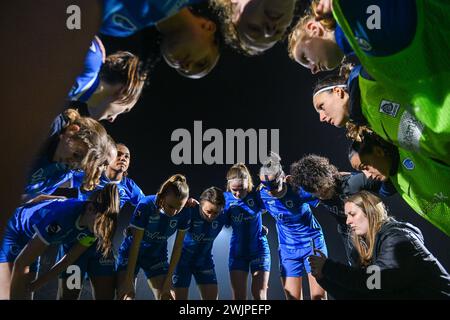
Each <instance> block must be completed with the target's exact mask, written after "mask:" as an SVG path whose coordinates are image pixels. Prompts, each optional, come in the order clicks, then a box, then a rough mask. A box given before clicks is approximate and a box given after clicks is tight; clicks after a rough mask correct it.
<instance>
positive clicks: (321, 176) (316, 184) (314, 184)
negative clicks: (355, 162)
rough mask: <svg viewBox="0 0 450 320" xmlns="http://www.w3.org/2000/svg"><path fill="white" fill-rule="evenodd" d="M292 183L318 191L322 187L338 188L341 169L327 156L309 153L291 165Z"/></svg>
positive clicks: (294, 185)
mask: <svg viewBox="0 0 450 320" xmlns="http://www.w3.org/2000/svg"><path fill="white" fill-rule="evenodd" d="M290 175H291V178H290V180H289V182H290V184H291V185H292V186H293V187H294V188H295V189H299V188H300V187H301V188H303V189H304V190H305V191H307V192H312V193H316V192H318V191H320V190H322V189H326V190H328V189H330V188H333V189H336V186H337V185H338V181H339V179H340V174H339V170H338V169H337V168H336V167H335V166H334V165H332V164H331V163H330V160H328V159H327V158H325V157H321V156H318V155H315V154H309V155H306V156H304V157H303V158H301V159H300V160H299V161H297V162H294V163H293V164H292V165H291V170H290Z"/></svg>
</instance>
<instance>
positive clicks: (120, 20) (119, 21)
mask: <svg viewBox="0 0 450 320" xmlns="http://www.w3.org/2000/svg"><path fill="white" fill-rule="evenodd" d="M112 20H113V23H114V24H116V25H118V26H119V27H121V28H123V29H126V30H127V31H132V32H135V31H137V27H136V26H135V25H134V24H133V23H132V22H131V21H130V20H129V19H128V18H127V17H125V16H122V15H121V14H117V13H116V14H115V15H113V17H112Z"/></svg>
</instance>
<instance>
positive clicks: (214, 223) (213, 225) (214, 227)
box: [211, 220, 219, 229]
mask: <svg viewBox="0 0 450 320" xmlns="http://www.w3.org/2000/svg"><path fill="white" fill-rule="evenodd" d="M218 226H219V222H217V221H216V220H214V221H213V222H212V223H211V228H213V229H217V227H218Z"/></svg>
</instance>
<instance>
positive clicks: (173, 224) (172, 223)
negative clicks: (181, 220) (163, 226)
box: [169, 220, 178, 228]
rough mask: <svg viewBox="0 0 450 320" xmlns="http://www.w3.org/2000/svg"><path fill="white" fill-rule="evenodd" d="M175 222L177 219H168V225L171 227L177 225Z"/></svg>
mask: <svg viewBox="0 0 450 320" xmlns="http://www.w3.org/2000/svg"><path fill="white" fill-rule="evenodd" d="M177 224H178V221H177V220H170V222H169V226H170V227H171V228H175V227H176V226H177Z"/></svg>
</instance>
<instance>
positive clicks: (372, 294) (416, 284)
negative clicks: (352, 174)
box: [309, 191, 450, 299]
mask: <svg viewBox="0 0 450 320" xmlns="http://www.w3.org/2000/svg"><path fill="white" fill-rule="evenodd" d="M345 214H346V216H347V225H348V226H349V227H350V229H351V238H352V242H353V245H354V250H356V251H357V253H358V256H359V266H358V267H355V266H353V267H350V266H347V265H344V264H341V263H338V262H335V261H333V260H331V259H327V258H326V257H325V256H324V255H323V254H322V253H321V252H320V251H318V250H316V251H315V253H317V254H318V255H314V256H310V257H309V260H310V264H311V272H312V274H313V276H314V277H316V279H317V281H318V283H319V284H320V285H321V287H322V288H324V289H325V290H326V291H327V292H328V293H329V294H330V295H331V296H333V297H334V298H335V299H450V276H449V274H448V273H447V271H446V270H445V269H444V268H443V266H442V265H441V264H440V263H439V261H438V260H437V259H436V258H435V257H434V256H433V255H432V254H431V253H430V252H429V251H428V249H427V248H426V247H425V245H424V240H423V236H422V233H421V232H420V230H419V229H418V228H416V227H414V226H413V225H411V224H409V223H403V222H399V221H396V220H395V219H393V218H391V217H389V216H388V215H387V212H386V208H385V206H384V204H383V202H382V201H381V199H380V198H378V197H377V196H375V195H374V194H372V193H370V192H367V191H361V192H359V193H357V194H355V195H353V196H350V197H349V198H348V199H346V201H345Z"/></svg>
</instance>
